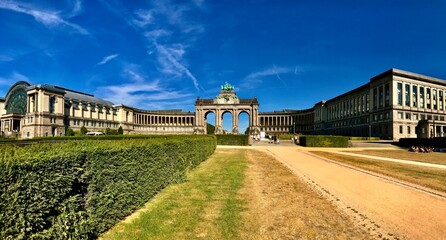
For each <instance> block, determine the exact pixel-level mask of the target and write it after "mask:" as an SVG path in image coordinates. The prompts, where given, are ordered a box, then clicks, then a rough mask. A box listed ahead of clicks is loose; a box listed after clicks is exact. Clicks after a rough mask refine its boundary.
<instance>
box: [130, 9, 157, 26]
mask: <svg viewBox="0 0 446 240" xmlns="http://www.w3.org/2000/svg"><path fill="white" fill-rule="evenodd" d="M153 14H154V12H153V11H152V10H141V9H140V10H137V11H136V12H135V15H136V17H135V18H134V19H132V21H133V23H134V24H136V25H137V26H138V27H140V28H143V27H145V26H147V25H149V24H151V23H153V22H154V20H155V18H154V16H153Z"/></svg>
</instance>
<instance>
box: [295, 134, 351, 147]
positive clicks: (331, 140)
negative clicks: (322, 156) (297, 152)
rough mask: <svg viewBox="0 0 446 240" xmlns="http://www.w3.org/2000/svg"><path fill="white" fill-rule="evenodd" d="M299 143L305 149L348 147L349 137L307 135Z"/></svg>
mask: <svg viewBox="0 0 446 240" xmlns="http://www.w3.org/2000/svg"><path fill="white" fill-rule="evenodd" d="M299 142H300V145H302V146H305V147H348V137H343V136H323V135H305V136H300V138H299Z"/></svg>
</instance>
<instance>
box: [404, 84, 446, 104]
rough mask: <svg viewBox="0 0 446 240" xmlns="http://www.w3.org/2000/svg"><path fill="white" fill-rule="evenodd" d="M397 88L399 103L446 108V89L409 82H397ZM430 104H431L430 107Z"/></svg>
mask: <svg viewBox="0 0 446 240" xmlns="http://www.w3.org/2000/svg"><path fill="white" fill-rule="evenodd" d="M396 89H397V91H396V93H397V102H396V104H397V105H400V106H406V107H414V108H422V109H429V110H440V111H444V110H445V104H446V102H445V100H446V98H445V97H446V91H445V90H444V89H439V88H432V87H428V86H424V85H416V84H411V83H408V82H397V83H396ZM414 90H415V91H414ZM421 90H423V91H421ZM428 92H429V96H428ZM428 104H430V107H428Z"/></svg>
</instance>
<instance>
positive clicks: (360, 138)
mask: <svg viewBox="0 0 446 240" xmlns="http://www.w3.org/2000/svg"><path fill="white" fill-rule="evenodd" d="M349 139H350V140H354V141H358V140H369V141H373V140H380V138H379V137H349Z"/></svg>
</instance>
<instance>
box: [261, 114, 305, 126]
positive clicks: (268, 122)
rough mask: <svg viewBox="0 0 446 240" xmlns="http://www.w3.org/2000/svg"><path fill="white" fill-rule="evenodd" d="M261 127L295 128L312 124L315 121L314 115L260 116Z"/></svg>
mask: <svg viewBox="0 0 446 240" xmlns="http://www.w3.org/2000/svg"><path fill="white" fill-rule="evenodd" d="M259 119H260V125H259V126H293V125H294V124H297V125H299V124H300V125H302V124H311V123H313V120H314V115H313V114H302V115H291V114H290V115H285V116H280V115H264V116H262V115H260V116H259Z"/></svg>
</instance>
